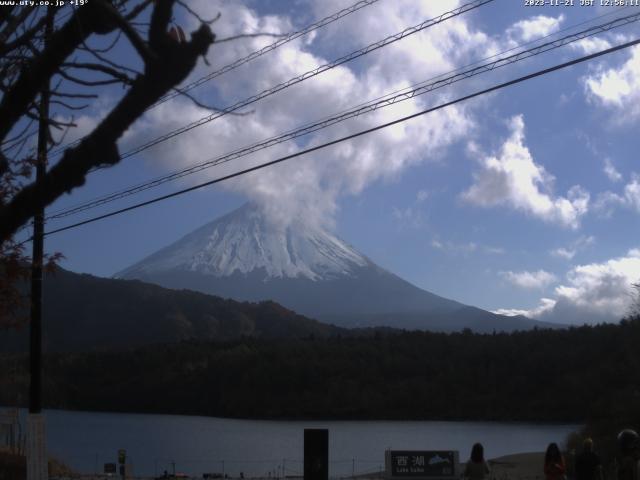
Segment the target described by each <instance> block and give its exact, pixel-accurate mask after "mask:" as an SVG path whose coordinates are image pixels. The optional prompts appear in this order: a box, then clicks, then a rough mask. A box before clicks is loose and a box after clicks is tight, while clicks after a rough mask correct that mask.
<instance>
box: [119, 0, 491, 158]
mask: <svg viewBox="0 0 640 480" xmlns="http://www.w3.org/2000/svg"><path fill="white" fill-rule="evenodd" d="M493 1H494V0H474V1H472V2H469V3H467V4H465V5H462V6H461V7H458V8H456V9H454V10H450V11H448V12H445V13H443V14H441V15H439V16H437V17H434V18H431V19H429V20H425V21H424V22H422V23H419V24H417V25H414V26H412V27H409V28H406V29H404V30H402V31H401V32H399V33H396V34H394V35H389V36H388V37H385V38H383V39H382V40H379V41H377V42H374V43H372V44H369V45H367V46H366V47H363V48H361V49H358V50H355V51H353V52H351V53H349V54H347V55H344V56H342V57H340V58H338V59H336V60H333V61H332V62H329V63H325V64H324V65H321V66H319V67H316V68H314V69H312V70H309V71H307V72H305V73H302V74H300V75H297V76H295V77H293V78H290V79H289V80H287V81H285V82H282V83H279V84H278V85H274V86H272V87H270V88H268V89H266V90H263V91H262V92H260V93H257V94H255V95H252V96H250V97H247V98H245V99H243V100H240V101H238V102H236V103H234V104H233V105H231V106H229V107H226V108H223V109H221V110H219V111H216V112H214V113H212V114H210V115H206V116H204V117H202V118H200V119H199V120H195V121H193V122H191V123H188V124H187V125H184V126H182V127H180V128H177V129H175V130H172V131H171V132H167V133H165V134H163V135H161V136H159V137H156V138H154V139H153V140H150V141H148V142H146V143H143V144H142V145H139V146H137V147H135V148H133V149H131V150H129V151H127V152H125V153H123V154H122V155H120V159H121V160H124V159H126V158H129V157H132V156H133V155H136V154H138V153H140V152H142V151H144V150H147V149H148V148H151V147H153V146H155V145H158V144H160V143H162V142H165V141H167V140H170V139H171V138H174V137H176V136H178V135H181V134H183V133H186V132H189V131H191V130H193V129H194V128H197V127H200V126H202V125H205V124H207V123H209V122H212V121H213V120H216V119H218V118H220V117H223V116H225V115H228V114H230V113H234V112H237V111H238V110H240V109H242V108H244V107H248V106H249V105H252V104H254V103H256V102H258V101H260V100H263V99H264V98H267V97H270V96H271V95H274V94H276V93H278V92H281V91H282V90H285V89H286V88H289V87H292V86H293V85H297V84H299V83H301V82H303V81H305V80H308V79H310V78H313V77H316V76H318V75H320V74H322V73H324V72H326V71H328V70H332V69H334V68H336V67H338V66H340V65H343V64H345V63H347V62H350V61H352V60H355V59H356V58H359V57H362V56H364V55H367V54H368V53H371V52H373V51H375V50H378V49H380V48H383V47H385V46H387V45H390V44H392V43H395V42H397V41H399V40H402V39H403V38H405V37H408V36H410V35H413V34H415V33H418V32H420V31H422V30H425V29H427V28H430V27H432V26H434V25H437V24H439V23H442V22H445V21H446V20H449V19H451V18H454V17H457V16H458V15H462V14H463V13H465V12H468V11H470V10H473V9H475V8H478V7H480V6H482V5H485V4H487V3H491V2H493Z"/></svg>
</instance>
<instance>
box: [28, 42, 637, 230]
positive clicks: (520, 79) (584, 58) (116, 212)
mask: <svg viewBox="0 0 640 480" xmlns="http://www.w3.org/2000/svg"><path fill="white" fill-rule="evenodd" d="M638 44H640V38H639V39H636V40H632V41H630V42H626V43H623V44H621V45H616V46H614V47H611V48H608V49H605V50H602V51H600V52H596V53H592V54H590V55H585V56H582V57H579V58H577V59H574V60H571V61H568V62H564V63H561V64H558V65H555V66H553V67H548V68H545V69H543V70H538V71H537V72H534V73H531V74H528V75H525V76H522V77H518V78H516V79H514V80H510V81H508V82H504V83H500V84H498V85H494V86H493V87H489V88H486V89H484V90H480V91H478V92H475V93H472V94H469V95H465V96H463V97H459V98H457V99H455V100H452V101H449V102H446V103H442V104H440V105H438V106H435V107H431V108H427V109H425V110H422V111H420V112H417V113H414V114H412V115H407V116H405V117H402V118H399V119H396V120H393V121H391V122H387V123H384V124H381V125H378V126H376V127H372V128H368V129H366V130H361V131H360V132H357V133H354V134H351V135H347V136H344V137H341V138H338V139H336V140H332V141H330V142H326V143H323V144H321V145H317V146H315V147H311V148H307V149H305V150H301V151H299V152H296V153H293V154H290V155H285V156H284V157H280V158H277V159H275V160H271V161H269V162H266V163H261V164H259V165H256V166H253V167H250V168H246V169H244V170H241V171H238V172H235V173H231V174H229V175H225V176H222V177H218V178H216V179H213V180H209V181H207V182H204V183H200V184H198V185H194V186H192V187H189V188H185V189H183V190H178V191H176V192H173V193H170V194H167V195H162V196H160V197H156V198H153V199H151V200H147V201H145V202H140V203H137V204H135V205H131V206H129V207H125V208H121V209H119V210H114V211H112V212H109V213H106V214H103V215H99V216H96V217H93V218H90V219H87V220H83V221H81V222H77V223H74V224H71V225H67V226H65V227H61V228H57V229H55V230H51V231H49V232H46V233H45V236H48V235H53V234H54V233H59V232H63V231H66V230H70V229H73V228H77V227H80V226H82V225H86V224H89V223H93V222H96V221H98V220H103V219H105V218H109V217H113V216H115V215H119V214H121V213H125V212H128V211H131V210H135V209H138V208H141V207H145V206H147V205H151V204H154V203H158V202H161V201H163V200H167V199H169V198H173V197H177V196H179V195H183V194H185V193H188V192H192V191H194V190H198V189H200V188H203V187H206V186H209V185H214V184H216V183H220V182H223V181H225V180H229V179H232V178H235V177H239V176H241V175H245V174H247V173H250V172H254V171H256V170H261V169H263V168H266V167H269V166H272V165H275V164H278V163H281V162H284V161H287V160H291V159H293V158H296V157H299V156H302V155H306V154H308V153H312V152H315V151H317V150H321V149H324V148H326V147H329V146H332V145H336V144H338V143H341V142H344V141H347V140H352V139H354V138H357V137H361V136H363V135H367V134H369V133H372V132H375V131H378V130H381V129H383V128H387V127H390V126H392V125H396V124H399V123H402V122H405V121H407V120H411V119H413V118H416V117H419V116H422V115H425V114H427V113H431V112H434V111H436V110H441V109H443V108H446V107H449V106H451V105H455V104H457V103H460V102H464V101H466V100H470V99H472V98H475V97H479V96H481V95H485V94H487V93H491V92H494V91H497V90H500V89H502V88H506V87H509V86H511V85H515V84H518V83H522V82H524V81H527V80H531V79H533V78H536V77H540V76H543V75H547V74H549V73H551V72H555V71H557V70H561V69H564V68H567V67H570V66H573V65H577V64H579V63H583V62H586V61H589V60H592V59H594V58H597V57H600V56H603V55H608V54H610V53H613V52H617V51H619V50H623V49H625V48H629V47H632V46H634V45H638ZM29 240H31V239H29ZM29 240H25V242H27V241H29Z"/></svg>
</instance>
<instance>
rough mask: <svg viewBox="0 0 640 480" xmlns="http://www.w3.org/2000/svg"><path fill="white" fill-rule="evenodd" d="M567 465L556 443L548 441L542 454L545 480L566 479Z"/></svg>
mask: <svg viewBox="0 0 640 480" xmlns="http://www.w3.org/2000/svg"><path fill="white" fill-rule="evenodd" d="M566 473H567V467H566V464H565V463H564V458H563V456H562V453H560V449H559V448H558V444H557V443H550V444H549V446H548V447H547V452H546V453H545V455H544V477H545V479H546V480H566V478H567V476H566Z"/></svg>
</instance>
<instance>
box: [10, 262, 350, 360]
mask: <svg viewBox="0 0 640 480" xmlns="http://www.w3.org/2000/svg"><path fill="white" fill-rule="evenodd" d="M43 291H44V295H43V322H42V323H43V329H44V332H43V337H44V338H43V346H44V349H45V351H48V352H74V351H88V350H96V349H98V350H101V349H114V348H115V349H128V348H134V347H140V346H143V345H150V344H161V343H176V342H180V341H183V340H199V341H208V340H214V341H229V340H235V339H238V338H240V337H256V338H283V339H287V338H289V339H291V338H307V337H309V336H314V337H328V336H333V335H345V334H348V333H349V332H348V331H346V330H344V329H341V328H338V327H334V326H332V325H325V324H323V323H320V322H318V321H316V320H311V319H308V318H305V317H303V316H301V315H298V314H296V313H295V312H292V311H290V310H288V309H286V308H284V307H282V306H281V305H278V304H276V303H273V302H262V303H240V302H236V301H234V300H225V299H222V298H219V297H214V296H211V295H205V294H203V293H200V292H192V291H186V290H171V289H166V288H162V287H160V286H158V285H151V284H148V283H143V282H140V281H130V280H116V279H109V278H100V277H94V276H92V275H85V274H78V273H73V272H69V271H66V270H64V269H61V268H58V269H57V271H56V273H55V274H53V275H51V274H50V275H47V277H46V278H45V282H44V288H43ZM28 342H29V329H28V328H23V329H21V330H19V331H3V330H0V351H2V352H20V351H26V350H27V349H28V344H29V343H28Z"/></svg>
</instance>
